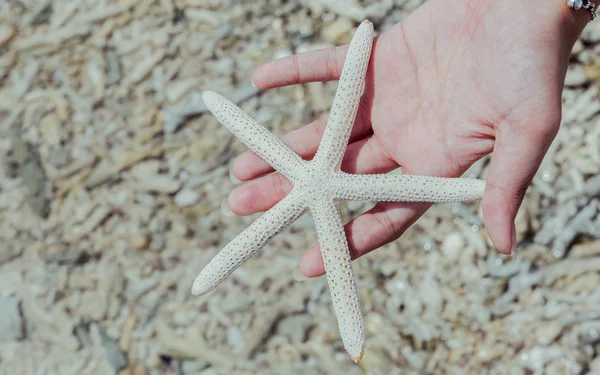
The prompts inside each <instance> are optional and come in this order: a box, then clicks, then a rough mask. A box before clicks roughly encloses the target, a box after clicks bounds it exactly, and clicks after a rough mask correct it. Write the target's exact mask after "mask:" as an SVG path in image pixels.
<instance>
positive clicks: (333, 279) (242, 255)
mask: <svg viewBox="0 0 600 375" xmlns="http://www.w3.org/2000/svg"><path fill="white" fill-rule="evenodd" d="M372 44H373V24H372V23H371V22H369V21H368V20H367V21H364V22H362V23H361V25H360V26H359V27H358V29H357V31H356V33H355V35H354V37H353V39H352V42H351V43H350V47H349V49H348V52H347V55H346V58H345V61H344V66H343V69H342V73H341V76H340V81H339V84H338V89H337V91H336V93H335V98H334V101H333V104H332V108H331V113H330V116H329V120H328V122H327V125H326V128H325V131H324V133H323V137H322V139H321V143H320V145H319V148H318V150H317V153H316V155H315V156H314V158H313V159H312V160H311V161H307V160H303V159H302V158H301V157H300V156H299V155H298V154H296V153H295V152H293V151H292V150H291V149H290V148H289V147H288V146H287V145H285V144H284V143H283V142H282V141H281V140H280V139H279V138H277V137H275V136H274V135H273V134H271V133H270V132H269V131H268V130H267V129H266V128H264V127H263V126H262V125H260V124H259V123H257V122H256V121H254V120H253V119H252V118H250V116H248V115H247V114H246V113H244V112H243V111H242V109H240V108H239V107H237V106H236V105H235V104H233V103H232V102H230V101H229V100H227V99H226V98H224V97H223V96H221V95H219V94H217V93H215V92H211V91H205V92H203V93H202V100H203V101H204V103H205V104H206V107H207V108H208V109H209V110H210V111H211V113H212V114H213V115H214V116H215V117H216V118H217V119H218V120H219V122H221V124H223V125H224V126H225V127H226V128H227V129H228V130H229V131H230V132H231V133H233V135H235V136H236V137H237V138H238V139H239V140H240V141H242V142H243V143H244V144H245V145H246V146H247V147H248V148H250V149H251V150H252V151H254V152H255V153H256V154H257V155H259V156H260V157H262V158H263V159H264V160H265V161H266V162H267V163H269V164H270V165H271V166H272V167H273V168H274V169H275V170H276V171H277V172H279V173H281V174H283V175H284V176H285V177H287V178H288V179H289V180H290V182H292V184H293V185H294V187H293V189H292V191H291V192H290V193H289V194H288V195H287V196H285V197H284V198H283V199H282V200H281V201H279V203H277V204H276V205H275V206H273V207H272V208H271V209H270V210H268V211H267V212H265V213H264V214H263V215H262V216H261V217H260V218H258V219H257V220H256V221H255V222H254V223H253V224H252V225H250V226H249V227H248V228H247V229H245V230H244V231H243V232H241V233H240V234H239V235H238V236H237V237H235V238H234V239H233V240H232V241H231V242H230V243H229V244H228V245H227V246H226V247H225V248H224V249H223V250H221V251H220V252H219V253H218V254H217V255H216V256H215V257H214V258H213V259H212V260H211V261H210V262H209V264H208V265H207V266H206V267H205V268H204V270H202V272H201V273H200V275H199V276H198V277H197V278H196V280H195V281H194V285H193V287H192V293H193V294H194V295H203V294H206V293H208V292H210V291H211V290H213V289H214V288H215V287H216V286H217V285H219V284H220V283H221V282H222V281H223V280H224V279H225V278H226V277H227V276H229V275H230V274H231V273H232V272H233V271H234V270H236V269H237V268H238V267H239V266H240V265H242V263H244V262H245V261H246V260H247V259H248V258H250V257H251V256H253V255H254V254H256V253H257V252H258V251H259V250H260V249H261V248H262V247H263V246H264V245H265V243H266V242H267V241H268V240H269V239H270V238H272V237H273V236H275V235H276V234H277V233H279V232H281V231H282V230H284V229H285V228H286V227H288V226H289V225H290V224H291V223H292V222H294V221H295V220H296V219H298V218H299V217H300V216H301V215H302V214H304V213H305V212H306V211H308V210H310V212H311V214H312V216H313V219H314V222H315V226H316V229H317V236H318V239H319V243H320V246H321V253H322V257H323V263H324V266H325V273H326V276H327V282H328V284H329V289H330V293H331V300H332V304H333V308H334V312H335V315H336V317H337V320H338V325H339V329H340V333H341V337H342V342H343V344H344V347H345V349H346V351H347V352H348V354H350V356H351V358H352V359H353V360H354V361H355V362H358V361H359V360H360V359H361V358H362V355H363V352H364V348H365V334H364V327H363V321H362V315H361V311H360V306H359V302H358V297H357V293H356V287H355V284H354V276H353V274H352V265H351V258H350V252H349V250H348V242H347V239H346V235H345V232H344V226H343V224H342V220H341V217H340V213H339V210H338V205H339V203H340V202H341V201H343V200H368V201H392V202H459V201H468V200H474V199H480V198H481V197H482V196H483V191H484V189H485V181H482V180H476V179H466V178H439V177H427V176H412V175H411V176H408V175H393V174H364V175H356V174H348V173H345V172H342V171H341V170H340V166H341V163H342V158H343V156H344V153H345V150H346V146H347V144H348V140H349V138H350V132H351V130H352V125H353V124H354V119H355V117H356V113H357V110H358V105H359V102H360V98H361V96H362V94H363V90H364V84H365V83H364V82H365V74H366V71H367V66H368V64H369V59H370V55H371V47H372Z"/></svg>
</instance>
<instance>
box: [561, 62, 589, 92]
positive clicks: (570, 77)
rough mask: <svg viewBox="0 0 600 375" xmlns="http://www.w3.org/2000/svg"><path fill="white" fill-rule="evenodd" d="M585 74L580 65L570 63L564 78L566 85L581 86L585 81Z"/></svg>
mask: <svg viewBox="0 0 600 375" xmlns="http://www.w3.org/2000/svg"><path fill="white" fill-rule="evenodd" d="M587 80H588V79H587V76H586V74H585V71H584V69H583V67H582V66H581V65H571V66H569V69H568V70H567V76H566V78H565V85H566V86H571V87H573V86H581V85H583V84H585V83H586V82H587Z"/></svg>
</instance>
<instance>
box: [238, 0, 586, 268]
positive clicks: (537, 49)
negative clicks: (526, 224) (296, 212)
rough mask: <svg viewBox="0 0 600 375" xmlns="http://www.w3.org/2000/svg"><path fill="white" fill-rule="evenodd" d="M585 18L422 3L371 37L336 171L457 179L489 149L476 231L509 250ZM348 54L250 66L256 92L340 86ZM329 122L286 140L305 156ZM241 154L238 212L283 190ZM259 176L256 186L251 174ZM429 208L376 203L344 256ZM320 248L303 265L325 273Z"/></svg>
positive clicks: (555, 122) (476, 2)
mask: <svg viewBox="0 0 600 375" xmlns="http://www.w3.org/2000/svg"><path fill="white" fill-rule="evenodd" d="M587 20H589V14H588V13H587V12H585V11H579V12H573V11H571V10H570V9H568V8H567V6H566V4H565V2H564V1H562V0H560V1H559V0H552V1H550V2H548V1H540V0H535V1H534V0H532V1H515V0H460V1H452V2H448V1H446V0H430V1H428V2H427V3H425V4H424V5H423V6H421V7H420V8H419V9H418V10H416V11H415V12H414V13H412V14H411V15H410V16H409V17H408V18H406V19H405V20H404V21H402V22H401V23H399V24H397V25H395V26H394V27H393V28H391V29H390V30H388V31H387V32H385V33H384V34H382V35H380V36H379V37H377V38H376V40H375V44H374V47H373V52H372V55H371V61H370V66H369V71H368V73H367V81H366V88H365V93H364V96H363V97H362V101H361V106H360V108H359V113H358V115H357V118H356V122H355V124H354V128H353V130H352V135H351V138H350V144H349V146H348V149H347V152H346V155H345V158H344V162H343V165H342V170H344V171H346V172H349V173H385V172H389V171H391V170H393V169H396V168H397V167H398V166H402V169H403V173H407V174H416V175H429V176H440V177H458V176H460V175H461V174H462V173H463V172H464V171H465V170H466V169H467V168H468V167H469V166H470V165H471V164H473V163H474V162H475V161H477V160H478V159H480V158H481V157H483V156H484V155H487V154H489V153H492V152H493V155H492V161H491V166H490V169H489V174H488V176H487V188H486V191H485V194H484V197H483V201H482V206H483V217H484V224H485V227H486V228H487V231H488V233H489V236H490V239H491V240H492V242H493V244H494V246H495V247H496V248H497V249H498V251H500V252H501V253H504V254H509V253H511V250H512V251H514V249H515V247H516V237H515V228H514V219H515V216H516V214H517V210H518V208H519V206H520V204H521V201H522V199H523V196H524V194H525V191H526V189H527V187H528V186H529V184H530V182H531V180H532V178H533V176H534V174H535V173H536V171H537V169H538V167H539V165H540V163H541V161H542V158H543V156H544V154H545V153H546V151H547V149H548V147H549V145H550V143H551V142H552V140H553V139H554V137H555V135H556V133H557V131H558V127H559V125H560V118H561V92H562V88H563V82H564V78H565V74H566V69H567V65H568V60H569V55H570V50H571V48H572V46H573V44H574V42H575V40H576V38H577V36H578V35H579V33H580V32H581V30H582V29H583V27H584V26H585V23H586V22H587ZM346 49H347V47H346V46H343V47H336V48H332V49H326V50H319V51H315V52H309V53H305V54H301V55H296V56H291V57H287V58H283V59H280V60H277V61H274V62H271V63H268V64H266V65H264V66H261V67H259V68H258V69H257V70H256V72H255V74H254V76H253V81H254V82H255V84H256V85H257V86H258V87H260V88H262V89H269V88H273V87H280V86H285V85H290V84H298V83H306V82H313V81H329V80H335V79H338V78H339V74H340V72H341V69H342V65H343V62H344V57H345V52H346ZM325 124H326V119H320V120H317V121H315V122H313V123H312V124H309V125H307V126H305V127H303V128H301V129H299V130H296V131H294V132H292V133H290V134H287V135H286V136H284V137H283V140H284V141H285V143H286V144H288V145H289V146H290V147H291V148H292V149H293V150H294V151H296V152H298V153H299V154H300V155H301V156H302V157H303V158H305V159H310V158H312V156H314V154H315V152H316V150H317V147H318V145H319V141H320V138H321V134H322V133H323V129H324V127H325ZM271 171H272V169H271V168H270V166H269V165H268V164H266V163H265V162H264V161H263V160H262V159H260V158H259V157H258V156H256V155H255V154H254V153H252V152H250V151H248V152H245V153H244V154H242V155H240V156H239V157H238V158H237V159H236V160H235V162H234V165H233V173H234V175H235V176H236V177H237V178H238V179H240V180H242V181H247V180H251V179H256V180H253V181H251V182H249V183H247V184H245V185H242V186H240V187H238V188H236V189H235V190H234V191H233V192H232V193H231V194H230V196H229V199H228V203H229V206H230V208H231V210H232V211H233V212H234V213H236V214H238V215H247V214H252V213H255V212H259V211H265V210H268V209H269V208H271V207H272V206H273V205H275V204H276V203H277V202H278V201H279V200H281V199H282V198H283V197H284V196H285V195H286V194H287V193H288V192H289V191H290V190H291V188H292V185H291V183H290V182H289V181H287V179H286V178H285V177H283V176H281V175H279V174H270V175H266V176H263V175H265V174H266V173H269V172H271ZM258 177H260V178H258ZM429 206H430V204H427V203H418V204H415V203H387V202H383V203H379V204H377V206H376V207H374V208H373V209H372V210H370V211H369V212H367V213H365V214H363V215H361V216H359V217H358V218H356V219H354V220H353V221H351V222H350V223H348V224H347V225H346V233H347V237H348V242H349V245H350V251H351V253H352V257H353V258H356V257H359V256H361V255H363V254H365V253H368V252H369V251H371V250H373V249H376V248H378V247H380V246H383V245H385V244H386V243H389V242H391V241H393V240H395V239H397V238H398V237H399V236H400V235H401V234H402V233H403V232H404V231H405V230H406V229H407V228H408V227H409V226H410V225H411V224H412V223H414V222H415V221H416V220H417V218H418V217H419V216H421V215H422V214H423V213H424V212H425V211H426V210H427V209H428V208H429ZM319 251H320V250H319V247H318V245H315V246H314V247H313V248H311V249H310V250H309V251H308V252H307V253H306V254H305V255H304V257H303V258H302V260H301V262H300V265H299V267H300V270H301V272H302V273H304V274H305V275H306V276H309V277H313V276H318V275H321V274H323V272H324V269H323V263H322V260H321V255H320V252H319Z"/></svg>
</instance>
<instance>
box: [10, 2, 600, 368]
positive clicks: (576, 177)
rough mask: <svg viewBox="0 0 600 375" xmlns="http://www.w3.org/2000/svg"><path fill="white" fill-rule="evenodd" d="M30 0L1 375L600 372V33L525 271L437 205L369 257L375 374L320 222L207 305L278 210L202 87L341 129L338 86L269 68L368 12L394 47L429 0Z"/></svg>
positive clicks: (17, 85) (532, 231)
mask: <svg viewBox="0 0 600 375" xmlns="http://www.w3.org/2000/svg"><path fill="white" fill-rule="evenodd" d="M17 3H18V5H17V6H8V7H7V6H2V5H0V158H1V159H2V160H3V162H2V163H0V243H2V245H3V246H2V249H0V373H7V374H37V373H45V374H67V373H74V374H91V373H94V374H95V373H106V374H120V375H123V374H135V375H143V374H155V373H165V374H171V373H173V374H175V373H178V374H202V375H211V374H212V375H221V374H228V375H229V374H233V375H242V374H244V375H245V374H254V373H265V374H288V373H293V374H326V373H346V374H348V375H354V374H361V373H369V374H378V373H385V374H405V373H408V374H418V373H427V374H434V373H455V372H457V371H458V372H464V373H480V372H481V369H482V368H484V369H487V370H488V371H489V372H490V373H507V372H510V371H513V372H514V373H515V374H522V373H544V374H559V373H560V374H581V373H585V372H586V371H587V372H589V373H595V372H598V371H600V370H599V369H600V360H599V357H598V355H597V352H598V351H597V346H598V342H600V325H599V324H598V321H599V320H598V317H599V316H598V311H597V310H598V309H597V306H598V305H599V304H600V292H598V290H597V289H598V288H597V285H598V284H599V282H600V275H599V273H598V269H600V264H599V260H598V257H599V256H600V250H599V249H600V245H599V243H598V241H600V215H599V212H598V211H599V209H600V208H599V206H600V203H599V200H598V194H600V143H599V139H600V116H599V113H600V101H599V100H598V92H599V91H598V90H599V88H598V84H599V83H600V68H599V65H598V63H597V61H596V60H597V55H598V51H600V37H599V36H598V35H597V34H598V30H600V29H599V25H600V23H597V22H593V23H590V24H589V25H588V26H587V27H586V30H585V32H584V34H583V36H582V38H581V39H580V40H579V41H578V42H577V44H576V45H575V47H574V49H573V53H572V56H571V60H572V61H571V65H570V68H569V72H568V74H567V78H566V82H565V83H566V88H565V90H564V93H563V104H564V110H563V124H562V126H561V130H560V131H559V134H558V136H557V138H556V140H555V142H554V143H553V144H552V145H551V147H550V150H549V151H548V154H547V156H546V158H545V159H544V161H543V163H542V166H541V168H540V170H539V172H538V174H537V175H536V176H535V179H534V182H533V184H532V186H531V187H530V188H529V190H528V192H527V194H526V197H525V201H524V204H523V207H522V208H521V210H520V211H519V213H518V215H517V220H516V225H517V239H518V243H519V245H518V252H517V256H516V257H515V258H512V257H507V256H503V255H499V254H497V253H496V252H495V251H494V249H493V248H492V246H491V243H490V242H489V240H488V238H487V235H486V232H485V228H484V227H483V221H482V218H481V214H480V212H478V210H477V208H478V207H479V204H478V203H474V204H452V205H444V204H442V205H434V206H433V207H432V208H431V209H430V210H429V211H428V212H427V214H426V215H424V216H423V217H422V218H421V219H420V220H419V221H418V222H417V223H416V224H415V225H414V226H413V227H411V228H410V229H409V230H408V231H407V232H406V233H405V234H404V235H403V236H402V238H401V239H399V240H397V241H395V242H393V243H391V244H389V245H387V246H385V247H384V248H382V249H379V250H377V251H375V252H372V253H370V254H369V255H368V256H365V257H363V258H361V259H359V260H357V261H356V262H354V265H353V268H354V272H355V275H356V283H357V286H358V291H359V294H360V296H359V297H360V300H361V303H362V309H363V313H364V319H365V327H366V331H367V351H366V353H365V356H364V358H363V361H362V362H361V364H360V366H356V365H354V364H353V363H352V362H350V361H349V360H348V358H347V355H346V354H345V353H344V351H343V348H342V345H341V343H340V338H339V331H338V328H337V323H336V321H335V318H334V316H333V313H332V311H331V304H330V296H329V294H328V289H327V285H326V280H325V279H324V278H317V279H310V280H306V279H305V278H302V277H299V275H298V271H297V264H298V261H299V259H300V257H301V256H302V254H303V253H304V251H305V250H306V249H308V248H310V246H312V245H313V244H314V243H316V241H317V237H316V233H315V231H314V225H313V223H312V220H310V217H309V216H308V215H307V216H306V217H304V218H302V219H300V220H298V221H297V222H296V223H294V225H292V226H291V228H289V229H288V230H287V231H286V232H285V233H283V234H282V235H280V236H277V237H276V238H274V239H272V240H270V241H269V242H268V243H267V245H266V246H265V248H264V250H263V251H262V252H261V253H260V254H258V255H257V256H256V257H254V258H252V259H250V260H248V262H247V263H245V264H244V266H243V267H241V268H240V269H238V270H237V271H236V272H235V273H234V274H233V275H232V276H231V277H230V278H229V279H227V280H226V281H225V282H224V283H223V284H222V285H220V286H219V288H218V289H217V290H215V291H214V292H212V293H210V294H209V295H207V296H202V297H192V296H191V294H190V288H191V283H192V281H193V280H194V278H195V277H196V275H197V273H198V272H199V271H200V270H201V269H202V267H203V265H204V264H206V263H207V262H208V261H209V260H210V259H211V258H212V257H213V256H214V254H216V252H217V251H218V250H219V249H221V248H222V247H223V246H224V245H225V244H226V243H227V242H229V241H230V240H231V239H232V238H233V237H234V236H235V235H237V234H238V233H239V232H240V231H241V230H243V229H245V228H246V227H247V226H248V225H249V224H250V223H251V222H253V221H254V220H255V216H256V215H252V217H239V216H235V215H230V213H231V211H230V210H229V209H228V206H227V205H226V204H223V202H226V197H227V194H228V193H229V192H230V191H231V190H232V189H233V188H234V186H235V185H236V184H239V183H240V182H239V181H237V180H235V179H232V178H231V177H230V169H231V168H230V167H231V164H232V162H233V159H234V158H235V157H236V156H237V155H238V154H240V153H241V152H243V151H244V150H245V148H244V146H243V145H241V144H240V143H239V142H238V141H237V140H235V139H234V137H231V136H230V135H229V134H228V133H227V131H226V130H225V129H224V128H223V127H222V126H220V125H219V124H218V123H217V121H216V120H215V119H214V117H213V116H210V115H207V109H206V107H205V106H204V103H202V101H201V100H200V92H201V91H202V90H214V91H218V92H220V93H223V94H225V95H227V96H228V97H229V98H230V99H231V100H232V101H234V102H236V103H237V104H239V105H241V106H242V107H243V109H244V110H245V111H246V112H248V113H249V114H250V115H251V116H252V117H253V118H255V119H257V120H258V121H259V122H261V123H263V124H264V125H265V126H267V127H268V128H269V129H270V130H271V131H273V132H274V133H275V134H277V135H283V134H285V133H288V132H290V131H292V130H295V129H297V128H299V127H300V126H302V125H304V124H307V123H309V122H311V121H313V120H315V119H317V118H319V117H320V116H322V115H324V114H325V112H326V111H327V110H328V109H329V106H330V104H331V100H332V97H333V93H334V92H335V89H336V83H335V82H327V83H321V82H315V83H311V84H308V85H296V86H291V87H283V88H278V89H273V90H268V91H264V92H261V91H260V90H258V89H257V88H255V87H253V86H252V84H251V81H250V79H251V77H252V72H253V70H254V69H255V67H256V66H257V65H259V64H261V63H264V62H266V61H269V60H272V59H274V58H279V57H283V56H289V55H290V54H292V53H300V52H306V51H310V50H315V49H318V48H327V47H331V46H333V45H336V44H340V43H345V42H347V41H348V40H349V38H350V37H351V36H352V34H353V32H354V30H355V28H356V26H357V25H358V22H360V21H361V20H362V19H363V18H366V17H368V18H370V19H371V20H372V21H373V22H374V24H375V26H376V29H377V32H378V33H381V32H383V31H385V29H386V28H388V27H390V26H391V25H393V24H395V23H396V22H398V21H400V20H402V19H404V18H405V17H406V16H407V15H408V14H410V12H412V11H413V10H414V9H416V7H418V6H419V5H420V4H421V1H420V0H389V1H385V0H384V1H372V0H367V1H360V2H359V1H348V2H339V1H330V0H299V1H285V2H283V1H281V2H280V1H278V0H275V1H274V2H270V3H269V6H268V7H265V6H264V4H262V3H260V2H239V1H232V0H225V1H217V0H174V1H154V0H140V1H125V2H96V3H95V2H83V3H82V2H72V1H68V0H54V1H49V0H43V1H28V2H27V1H22V2H17ZM11 4H12V3H11ZM488 167H489V158H484V159H482V160H481V161H479V162H477V163H475V164H474V165H473V166H472V167H471V168H470V169H469V171H467V173H466V176H468V177H485V176H486V174H487V171H488ZM372 207H373V204H372V203H369V202H352V203H348V204H344V205H343V206H342V207H341V210H342V214H343V217H344V219H345V220H349V219H350V218H351V217H354V216H356V215H358V214H360V213H362V212H365V211H366V210H368V209H370V208H372ZM222 211H223V212H222ZM224 213H225V214H224Z"/></svg>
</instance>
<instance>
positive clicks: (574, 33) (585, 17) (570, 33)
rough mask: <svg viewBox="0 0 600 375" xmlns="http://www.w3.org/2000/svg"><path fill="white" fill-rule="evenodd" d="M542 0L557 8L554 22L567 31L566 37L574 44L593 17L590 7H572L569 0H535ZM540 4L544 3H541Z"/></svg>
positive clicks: (563, 30)
mask: <svg viewBox="0 0 600 375" xmlns="http://www.w3.org/2000/svg"><path fill="white" fill-rule="evenodd" d="M596 1H597V0H596ZM542 2H543V3H546V4H547V5H546V6H551V7H554V8H556V12H555V15H554V18H553V24H554V25H557V27H559V28H560V29H561V31H562V32H564V33H565V37H566V38H567V40H568V41H569V42H570V45H573V44H574V43H575V41H576V40H577V38H578V37H579V35H580V34H581V32H582V31H583V29H584V28H585V26H586V25H587V24H588V23H589V22H590V20H591V19H592V14H591V12H590V11H589V9H584V8H580V9H578V10H575V9H572V8H571V7H569V6H568V5H567V0H552V1H550V2H547V1H541V2H540V1H534V3H542ZM583 2H584V3H585V2H586V1H585V0H583ZM592 2H593V1H592ZM540 6H542V5H541V4H540ZM551 17H552V16H551Z"/></svg>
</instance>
